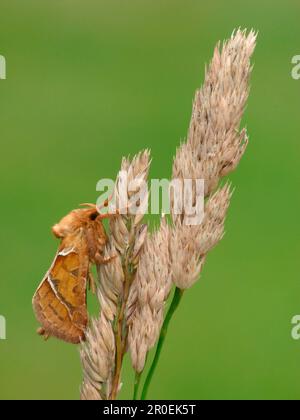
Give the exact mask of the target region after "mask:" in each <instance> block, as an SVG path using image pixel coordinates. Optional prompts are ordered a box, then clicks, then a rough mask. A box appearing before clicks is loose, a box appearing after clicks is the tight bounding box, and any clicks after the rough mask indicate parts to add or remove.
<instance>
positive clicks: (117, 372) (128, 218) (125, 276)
mask: <svg viewBox="0 0 300 420" xmlns="http://www.w3.org/2000/svg"><path fill="white" fill-rule="evenodd" d="M149 166H150V152H149V151H148V150H145V151H143V152H141V153H139V154H137V155H136V156H134V157H133V159H132V160H130V159H125V158H124V159H123V160H122V164H121V171H122V172H123V173H124V172H126V174H127V185H126V188H125V190H126V191H125V194H126V201H127V206H126V208H125V209H124V208H119V211H120V214H119V215H117V216H116V217H113V218H111V220H110V237H109V243H108V244H107V247H106V251H105V252H106V254H107V256H111V255H113V256H114V258H113V260H112V262H111V263H110V264H107V265H101V266H100V268H99V272H100V287H99V299H100V304H101V306H102V312H103V313H105V316H106V317H107V318H108V319H109V320H110V321H111V324H113V325H114V326H115V327H114V336H115V343H116V350H115V351H116V356H115V360H116V363H115V365H114V369H113V372H112V377H111V378H110V382H111V383H112V390H111V394H110V396H109V398H110V399H115V398H116V396H117V393H118V391H119V387H120V380H121V367H122V359H123V356H124V353H125V351H126V348H127V331H126V328H127V326H126V318H125V310H126V305H127V301H128V296H129V291H130V288H131V285H132V283H133V281H134V278H135V273H136V269H137V266H138V263H139V256H140V254H141V251H142V249H143V245H144V241H145V239H146V235H147V226H146V225H143V224H142V219H143V216H144V213H145V212H146V211H147V206H145V204H148V196H147V195H146V199H147V203H143V202H141V201H140V200H137V201H138V203H137V207H138V208H139V211H138V214H136V212H135V211H133V206H136V202H135V197H136V194H138V193H139V192H140V190H141V189H142V188H143V187H144V186H146V185H147V178H148V172H149ZM121 194H123V195H124V183H123V180H122V177H121V175H119V176H118V177H117V180H116V184H115V190H114V200H115V203H117V209H118V205H120V203H121V202H120V201H119V199H120V197H121ZM124 210H125V212H124Z"/></svg>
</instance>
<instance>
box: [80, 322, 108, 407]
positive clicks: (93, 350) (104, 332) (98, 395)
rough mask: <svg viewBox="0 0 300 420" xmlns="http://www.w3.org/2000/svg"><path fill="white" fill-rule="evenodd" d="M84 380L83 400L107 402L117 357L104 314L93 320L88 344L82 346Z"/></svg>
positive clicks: (87, 335)
mask: <svg viewBox="0 0 300 420" xmlns="http://www.w3.org/2000/svg"><path fill="white" fill-rule="evenodd" d="M80 355H81V361H82V366H83V372H84V378H83V384H82V387H81V398H82V399H85V400H97V399H98V400H106V399H108V397H109V393H110V386H111V383H110V381H109V378H110V377H111V374H112V367H113V366H114V357H115V343H114V335H113V332H112V329H111V325H110V323H109V321H108V320H107V319H106V318H105V316H104V315H103V314H101V315H100V319H98V320H96V319H93V320H92V321H91V323H90V327H89V328H88V330H87V332H86V342H85V343H83V344H82V346H81V351H80Z"/></svg>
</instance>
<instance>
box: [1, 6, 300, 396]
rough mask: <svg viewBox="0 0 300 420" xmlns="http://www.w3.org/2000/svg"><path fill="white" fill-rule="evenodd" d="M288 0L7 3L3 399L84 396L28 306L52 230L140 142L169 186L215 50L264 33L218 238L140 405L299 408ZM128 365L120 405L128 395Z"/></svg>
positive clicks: (69, 355)
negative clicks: (246, 139) (284, 404)
mask: <svg viewBox="0 0 300 420" xmlns="http://www.w3.org/2000/svg"><path fill="white" fill-rule="evenodd" d="M299 13H300V4H299V1H296V0H285V1H283V0H280V1H276V2H274V1H271V0H267V1H262V0H259V1H258V0H252V1H251V2H241V1H237V0H235V1H234V0H228V1H226V2H224V1H220V0H218V1H216V0H215V1H211V2H204V1H199V0H198V1H197V0H184V1H183V0H181V1H179V0H160V1H158V0H156V1H155V0H153V1H146V0H130V1H124V0H118V1H116V0H107V1H103V0H97V1H96V0H95V1H93V0H85V1H83V0H82V1H79V0H59V1H58V0H44V1H43V2H41V1H37V0H27V1H26V2H24V1H21V0H2V1H1V15H0V54H3V55H4V56H5V57H6V60H7V80H5V81H0V98H1V100H0V109H1V111H0V135H1V165H0V176H1V202H2V205H1V209H0V212H1V236H2V240H1V259H2V264H1V280H0V314H2V315H4V316H5V317H6V319H7V340H6V341H0V398H1V399H78V396H79V386H80V382H81V369H80V363H79V356H78V351H77V348H76V347H75V346H71V345H67V344H64V343H61V342H58V341H56V340H54V339H53V340H50V341H49V342H47V343H44V342H43V341H42V340H41V339H40V338H39V337H38V336H37V335H36V333H35V330H36V327H37V323H36V321H35V318H34V315H33V312H32V308H31V298H32V295H33V293H34V290H35V288H36V287H37V285H38V284H39V282H40V280H41V279H42V277H43V276H44V274H45V272H46V270H47V269H48V267H49V265H50V263H51V260H52V258H53V256H54V253H55V251H56V247H57V241H56V240H55V239H53V237H52V235H51V233H50V226H51V225H52V224H53V223H54V222H56V221H57V220H59V219H60V217H61V216H63V215H64V214H65V213H67V212H68V211H69V210H71V209H72V208H76V207H77V205H78V204H79V203H81V202H86V201H95V199H96V197H97V194H96V190H95V185H96V182H97V181H98V180H99V179H100V178H104V177H105V178H107V177H108V178H114V177H115V175H116V172H117V171H118V169H119V164H120V159H121V157H122V156H123V155H128V154H133V153H136V152H137V151H139V150H141V149H143V148H145V147H149V148H151V150H152V156H153V165H152V170H151V176H152V177H154V178H168V177H169V176H170V172H171V164H172V157H173V155H174V152H175V148H176V146H177V145H178V143H179V141H180V139H182V138H184V136H185V135H186V132H187V127H188V123H189V119H190V113H191V104H192V98H193V95H194V91H195V89H196V88H197V87H198V86H199V85H200V84H201V83H202V80H203V74H204V65H205V63H208V62H209V60H210V57H211V55H212V52H213V48H214V45H215V44H216V42H217V41H218V40H219V39H224V38H227V37H229V36H230V34H231V32H232V30H233V29H234V28H236V27H239V26H241V27H247V28H251V27H253V28H255V29H256V30H259V38H258V46H257V50H256V53H255V56H254V61H253V62H254V63H255V67H254V73H253V78H252V89H251V96H250V100H249V102H248V107H247V111H246V114H245V118H244V124H245V125H246V126H247V127H248V131H249V134H250V136H251V137H250V144H249V148H248V150H247V153H246V155H245V156H244V158H243V160H242V162H241V164H240V166H239V168H238V170H237V172H236V173H234V174H233V175H232V176H231V180H232V182H233V184H234V186H235V187H236V191H235V194H234V197H233V200H232V204H231V208H230V211H229V216H228V220H227V226H226V230H227V234H226V236H225V238H224V240H223V242H222V243H221V244H220V245H219V246H218V247H217V248H216V249H215V250H214V251H213V252H212V253H211V255H210V256H209V258H208V261H207V264H206V266H205V270H204V272H203V275H202V278H201V281H199V282H198V283H197V285H196V286H195V287H194V288H193V289H191V290H190V291H189V292H188V293H186V296H185V298H184V300H183V303H182V306H181V307H180V309H179V311H178V313H177V314H176V319H174V322H173V324H172V326H171V328H170V332H169V336H168V339H167V343H166V346H165V349H164V352H163V355H162V358H161V362H160V365H159V369H158V371H157V375H156V377H155V380H154V381H153V384H152V387H151V391H150V393H149V397H150V398H165V399H232V398H234V399H298V398H299V397H300V383H299V378H300V341H293V340H292V338H291V318H292V317H293V316H294V315H296V314H299V313H300V281H299V262H298V261H299V251H300V249H299V233H300V232H299V221H298V220H299V213H300V200H299V185H300V183H299V181H300V175H299V157H300V138H299V136H300V130H299V109H300V80H299V81H295V80H293V79H292V78H291V69H292V65H291V58H292V56H294V55H296V54H300V36H299V35H300V27H299ZM132 379H133V378H132V372H131V369H130V366H129V362H128V360H127V361H126V366H125V369H124V374H123V389H122V392H121V395H120V396H121V398H131V395H132Z"/></svg>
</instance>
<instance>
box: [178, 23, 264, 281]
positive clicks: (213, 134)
mask: <svg viewBox="0 0 300 420" xmlns="http://www.w3.org/2000/svg"><path fill="white" fill-rule="evenodd" d="M255 43H256V34H255V33H254V32H253V31H250V32H249V34H247V33H246V31H245V30H243V31H242V30H237V31H236V32H234V33H233V34H232V37H231V38H230V39H229V40H228V41H226V42H225V43H224V45H223V47H222V48H220V44H218V45H217V47H216V49H215V52H214V56H213V59H212V61H211V63H210V65H209V67H208V69H207V71H206V75H205V81H204V84H203V86H202V88H201V89H200V90H198V91H197V92H196V95H195V100H194V105H193V112H192V118H191V122H190V127H189V132H188V138H187V142H186V143H183V144H181V146H180V147H179V148H178V150H177V153H176V156H175V159H174V163H173V179H174V178H178V179H181V180H182V182H183V180H184V179H194V180H196V179H203V180H204V196H205V197H208V199H207V202H206V204H205V210H204V220H203V221H202V223H201V225H199V226H187V223H186V222H187V217H186V215H185V214H184V212H183V213H182V214H181V215H177V214H175V211H174V202H172V219H173V222H174V229H173V231H172V234H171V237H170V256H171V265H172V272H173V281H174V283H175V285H176V286H177V287H179V288H180V289H186V288H189V287H191V286H192V285H193V284H194V283H195V281H196V280H197V279H198V277H199V275H200V273H201V270H202V268H203V265H204V262H205V258H206V255H207V253H208V252H209V251H210V249H212V248H213V247H214V246H215V245H216V244H217V243H218V242H219V241H220V240H221V239H222V236H223V232H224V221H225V216H226V212H227V209H228V206H229V202H230V198H231V193H230V188H229V186H228V185H226V186H225V187H224V188H223V189H221V190H218V191H217V192H216V193H215V194H214V195H212V192H213V191H214V190H215V189H216V188H217V186H218V184H219V181H220V179H221V178H222V177H223V176H225V175H227V174H228V173H229V172H231V171H232V170H234V169H235V168H236V166H237V164H238V163H239V161H240V159H241V157H242V155H243V153H244V151H245V148H246V146H247V143H248V138H247V134H246V130H245V129H243V130H241V132H239V128H240V123H241V118H242V115H243V112H244V109H245V106H246V101H247V98H248V95H249V79H250V75H251V70H252V67H251V64H250V58H251V55H252V53H253V51H254V48H255ZM193 194H194V192H193ZM195 198H196V197H195V195H194V196H193V201H195Z"/></svg>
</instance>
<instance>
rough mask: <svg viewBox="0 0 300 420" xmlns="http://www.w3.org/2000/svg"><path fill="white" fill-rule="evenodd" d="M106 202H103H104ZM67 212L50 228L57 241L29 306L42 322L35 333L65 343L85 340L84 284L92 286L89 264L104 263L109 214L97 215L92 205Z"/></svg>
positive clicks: (86, 320) (107, 259) (85, 286)
mask: <svg viewBox="0 0 300 420" xmlns="http://www.w3.org/2000/svg"><path fill="white" fill-rule="evenodd" d="M105 205H107V204H105ZM85 206H88V207H89V208H84V209H77V210H73V211H71V212H70V213H69V214H68V215H67V216H65V217H64V218H63V219H62V220H61V221H60V222H59V223H58V224H56V225H55V226H53V227H52V231H53V233H54V235H55V236H56V237H57V238H59V239H60V240H61V243H60V246H59V248H58V251H57V254H56V256H55V258H54V261H53V263H52V265H51V267H50V269H49V271H48V272H47V274H46V275H45V277H44V279H43V280H42V282H41V284H40V286H39V287H38V288H37V290H36V292H35V294H34V297H33V309H34V312H35V315H36V318H37V320H38V321H39V323H40V324H41V325H42V327H41V328H39V330H38V333H39V334H40V335H42V336H44V338H45V339H46V338H48V337H50V336H53V337H56V338H59V339H61V340H64V341H66V342H69V343H74V344H78V343H80V342H81V341H84V340H85V330H86V327H87V323H88V314H87V302H86V296H87V285H88V283H89V284H90V287H91V288H92V289H94V287H95V286H94V280H93V277H92V275H91V272H90V268H91V265H92V264H106V263H108V262H109V261H111V259H112V258H114V257H109V258H105V257H104V256H103V251H104V248H105V244H106V243H107V235H106V232H105V229H104V226H103V224H102V220H103V218H106V217H110V216H111V215H110V214H103V215H102V214H100V213H99V212H98V210H97V208H96V206H95V205H94V204H87V205H85Z"/></svg>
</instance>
